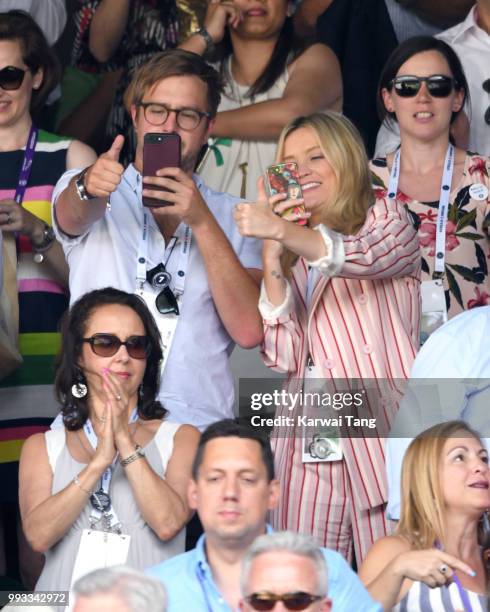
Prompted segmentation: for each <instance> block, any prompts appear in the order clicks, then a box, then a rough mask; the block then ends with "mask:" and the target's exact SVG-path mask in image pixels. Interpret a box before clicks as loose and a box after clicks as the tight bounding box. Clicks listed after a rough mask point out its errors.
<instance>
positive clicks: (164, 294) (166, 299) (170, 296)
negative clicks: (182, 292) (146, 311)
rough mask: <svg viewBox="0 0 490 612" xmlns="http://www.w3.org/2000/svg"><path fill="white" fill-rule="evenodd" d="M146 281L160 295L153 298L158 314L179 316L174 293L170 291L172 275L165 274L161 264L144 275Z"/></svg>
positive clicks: (165, 271)
mask: <svg viewBox="0 0 490 612" xmlns="http://www.w3.org/2000/svg"><path fill="white" fill-rule="evenodd" d="M146 280H147V281H148V282H149V283H150V285H151V286H152V287H154V288H155V289H160V293H159V294H158V295H157V297H156V298H155V304H156V307H157V310H158V312H159V313H160V314H165V315H166V314H176V315H178V314H179V304H178V302H177V298H176V297H175V294H174V292H173V291H172V289H170V281H171V280H172V275H171V274H170V272H167V270H166V269H165V266H164V264H163V263H159V264H158V266H155V267H154V268H152V269H151V270H148V272H147V273H146Z"/></svg>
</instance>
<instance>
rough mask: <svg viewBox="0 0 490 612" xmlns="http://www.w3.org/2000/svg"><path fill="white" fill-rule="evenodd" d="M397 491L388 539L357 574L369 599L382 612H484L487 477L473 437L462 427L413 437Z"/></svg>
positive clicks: (489, 502)
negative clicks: (393, 531)
mask: <svg viewBox="0 0 490 612" xmlns="http://www.w3.org/2000/svg"><path fill="white" fill-rule="evenodd" d="M401 487H402V504H401V515H400V522H399V524H398V527H397V530H396V534H395V535H393V536H388V537H385V538H382V539H381V540H379V541H378V542H376V544H375V545H374V546H373V547H372V548H371V550H370V551H369V553H368V555H367V557H366V559H365V560H364V563H363V564H362V566H361V568H360V570H359V577H360V578H361V580H362V581H363V582H364V584H365V585H366V587H367V589H368V590H369V591H370V593H371V595H372V596H373V597H374V598H375V599H377V600H378V601H380V602H381V603H382V604H383V607H384V609H385V610H396V611H402V610H404V611H407V612H422V611H423V612H431V611H436V610H441V611H444V612H448V611H452V610H464V611H465V612H482V611H486V610H487V609H488V608H487V604H488V602H487V595H486V593H487V592H488V591H487V589H488V553H489V552H490V533H489V531H488V508H489V507H490V469H489V466H488V451H487V450H486V449H485V447H484V446H483V444H482V441H481V440H480V438H479V436H478V434H477V433H476V432H474V431H473V430H472V429H470V427H469V426H468V425H467V424H466V423H464V422H463V421H448V422H446V423H441V424H439V425H435V426H434V427H431V428H429V429H427V430H425V431H424V432H422V433H421V434H419V435H418V436H417V437H416V438H415V439H414V440H413V441H412V443H411V444H410V446H409V448H408V450H407V453H406V455H405V458H404V460H403V467H402V485H401ZM485 559H486V560H487V561H486V562H485ZM486 564H487V567H486V566H485V565H486Z"/></svg>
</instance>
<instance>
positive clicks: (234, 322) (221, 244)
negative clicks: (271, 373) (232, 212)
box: [194, 217, 263, 348]
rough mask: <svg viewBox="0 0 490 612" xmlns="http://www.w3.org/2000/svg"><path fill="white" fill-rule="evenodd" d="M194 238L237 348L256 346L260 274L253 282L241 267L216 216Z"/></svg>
mask: <svg viewBox="0 0 490 612" xmlns="http://www.w3.org/2000/svg"><path fill="white" fill-rule="evenodd" d="M194 236H195V239H196V242H197V245H198V248H199V250H200V252H201V256H202V258H203V260H204V265H205V266H206V272H207V276H208V282H209V287H210V289H211V294H212V296H213V300H214V303H215V305H216V310H217V311H218V314H219V316H220V318H221V321H222V323H223V325H224V326H225V328H226V330H227V331H228V333H229V334H230V336H231V337H232V339H233V340H234V341H235V342H236V343H237V344H238V345H240V346H242V347H244V348H252V347H254V346H257V345H258V344H259V343H260V342H261V340H262V335H263V328H262V319H261V317H260V313H259V310H258V302H259V282H260V281H259V276H260V274H259V273H257V278H255V279H254V278H253V277H252V275H251V274H250V273H249V272H248V271H247V270H246V269H245V268H244V267H243V266H242V264H241V263H240V261H239V259H238V257H237V256H236V254H235V252H234V251H233V249H232V247H231V245H230V243H229V241H228V239H227V238H226V236H225V234H224V233H223V231H222V229H221V228H220V226H219V225H218V223H217V222H216V220H215V219H214V218H213V217H211V218H210V219H209V220H208V221H207V222H206V223H203V224H201V225H199V226H198V227H196V228H194Z"/></svg>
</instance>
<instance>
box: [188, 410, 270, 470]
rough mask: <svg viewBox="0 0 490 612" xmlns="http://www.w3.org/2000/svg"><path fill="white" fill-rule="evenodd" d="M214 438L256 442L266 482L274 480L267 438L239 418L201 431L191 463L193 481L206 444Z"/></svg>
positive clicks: (222, 421) (218, 422)
mask: <svg viewBox="0 0 490 612" xmlns="http://www.w3.org/2000/svg"><path fill="white" fill-rule="evenodd" d="M216 438H243V439H245V440H255V442H258V444H259V445H260V450H261V451H262V461H263V463H264V466H265V469H266V471H267V480H268V481H269V482H271V480H274V455H273V454H272V448H271V445H270V441H269V438H267V437H266V436H264V434H263V433H262V432H261V431H260V430H258V429H257V428H256V427H252V426H251V425H250V424H249V422H248V421H244V420H241V419H239V418H236V419H222V420H221V421H217V422H216V423H212V424H211V425H209V427H207V428H206V429H205V430H204V431H203V433H202V435H201V437H200V439H199V444H198V446H197V450H196V454H195V456H194V461H193V463H192V478H193V479H194V480H197V478H198V475H199V468H200V467H201V463H202V460H203V457H204V450H205V447H206V444H207V443H208V442H210V441H211V440H215V439H216Z"/></svg>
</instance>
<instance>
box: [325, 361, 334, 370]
mask: <svg viewBox="0 0 490 612" xmlns="http://www.w3.org/2000/svg"><path fill="white" fill-rule="evenodd" d="M334 365H335V362H334V360H333V359H327V360H326V361H325V367H326V368H327V370H332V369H333V367H334Z"/></svg>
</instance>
